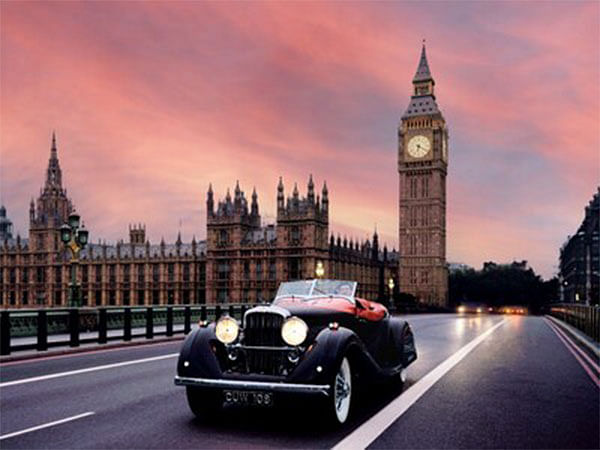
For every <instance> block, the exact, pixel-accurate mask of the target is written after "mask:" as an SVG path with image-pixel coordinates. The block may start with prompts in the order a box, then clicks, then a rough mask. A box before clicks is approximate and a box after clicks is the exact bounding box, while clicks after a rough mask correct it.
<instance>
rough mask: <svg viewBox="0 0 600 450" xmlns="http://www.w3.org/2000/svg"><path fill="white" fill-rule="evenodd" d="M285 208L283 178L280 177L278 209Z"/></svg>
mask: <svg viewBox="0 0 600 450" xmlns="http://www.w3.org/2000/svg"><path fill="white" fill-rule="evenodd" d="M283 208H284V195H283V178H282V177H279V184H277V209H278V210H281V209H283Z"/></svg>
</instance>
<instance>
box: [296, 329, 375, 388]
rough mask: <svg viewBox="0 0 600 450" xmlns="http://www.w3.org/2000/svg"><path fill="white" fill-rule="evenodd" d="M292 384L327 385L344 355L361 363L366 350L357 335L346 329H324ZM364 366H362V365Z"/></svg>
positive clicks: (300, 366) (318, 335)
mask: <svg viewBox="0 0 600 450" xmlns="http://www.w3.org/2000/svg"><path fill="white" fill-rule="evenodd" d="M309 349H310V350H309V351H307V352H306V353H305V354H304V355H303V357H302V359H301V361H300V363H299V365H298V367H296V369H295V370H294V371H293V372H292V374H291V376H290V382H298V383H315V384H327V383H328V382H330V380H331V379H332V378H333V376H335V373H336V372H337V370H338V368H339V365H340V363H341V361H342V358H343V357H344V355H347V354H348V352H350V355H351V358H352V359H354V360H357V361H359V362H361V363H362V361H360V359H361V356H360V355H361V354H364V352H365V351H366V349H365V348H364V346H363V345H362V343H361V342H360V339H359V338H358V337H357V336H356V334H355V333H354V332H353V331H352V330H350V329H348V328H345V327H339V328H337V329H331V328H324V329H323V330H321V331H320V332H319V334H317V337H316V338H315V340H314V341H313V343H312V344H311V346H310V347H309ZM361 365H362V364H361Z"/></svg>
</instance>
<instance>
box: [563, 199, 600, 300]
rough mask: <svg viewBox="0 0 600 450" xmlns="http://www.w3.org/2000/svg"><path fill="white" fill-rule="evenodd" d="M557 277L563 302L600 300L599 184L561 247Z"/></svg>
mask: <svg viewBox="0 0 600 450" xmlns="http://www.w3.org/2000/svg"><path fill="white" fill-rule="evenodd" d="M559 279H560V282H561V292H562V301H563V302H566V303H587V304H596V305H597V304H598V303H599V302H600V289H599V285H600V187H598V189H597V191H596V193H595V194H594V197H593V198H592V200H590V202H589V204H588V205H587V206H586V207H585V215H584V218H583V222H581V225H580V226H579V228H578V229H577V232H576V233H575V235H573V236H569V238H568V239H567V241H566V242H565V243H564V244H563V246H562V248H561V249H560V274H559Z"/></svg>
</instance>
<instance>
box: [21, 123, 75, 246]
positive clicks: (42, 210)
mask: <svg viewBox="0 0 600 450" xmlns="http://www.w3.org/2000/svg"><path fill="white" fill-rule="evenodd" d="M72 211H73V204H72V203H71V200H70V199H69V198H68V197H67V190H66V189H64V188H63V186H62V171H61V170H60V164H59V162H58V150H57V147H56V136H55V135H54V133H52V146H51V148H50V159H49V160H48V168H47V169H46V182H45V183H44V187H43V188H42V189H41V192H40V196H39V197H38V199H37V203H36V204H34V202H33V199H32V200H31V204H30V206H29V241H30V242H29V245H30V248H31V249H32V250H33V251H35V252H40V253H58V252H60V251H61V250H62V248H63V244H62V242H61V241H60V231H59V228H60V226H61V225H62V224H64V223H66V222H67V218H68V217H69V214H71V212H72Z"/></svg>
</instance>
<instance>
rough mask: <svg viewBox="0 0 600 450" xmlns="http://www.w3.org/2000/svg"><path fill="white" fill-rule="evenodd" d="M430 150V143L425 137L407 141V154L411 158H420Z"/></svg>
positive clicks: (420, 136)
mask: <svg viewBox="0 0 600 450" xmlns="http://www.w3.org/2000/svg"><path fill="white" fill-rule="evenodd" d="M429 150H431V142H430V141H429V139H428V138H427V137H426V136H423V135H417V136H413V137H412V138H410V141H408V154H409V155H410V156H412V157H413V158H422V157H424V156H425V155H426V154H427V153H429Z"/></svg>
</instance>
